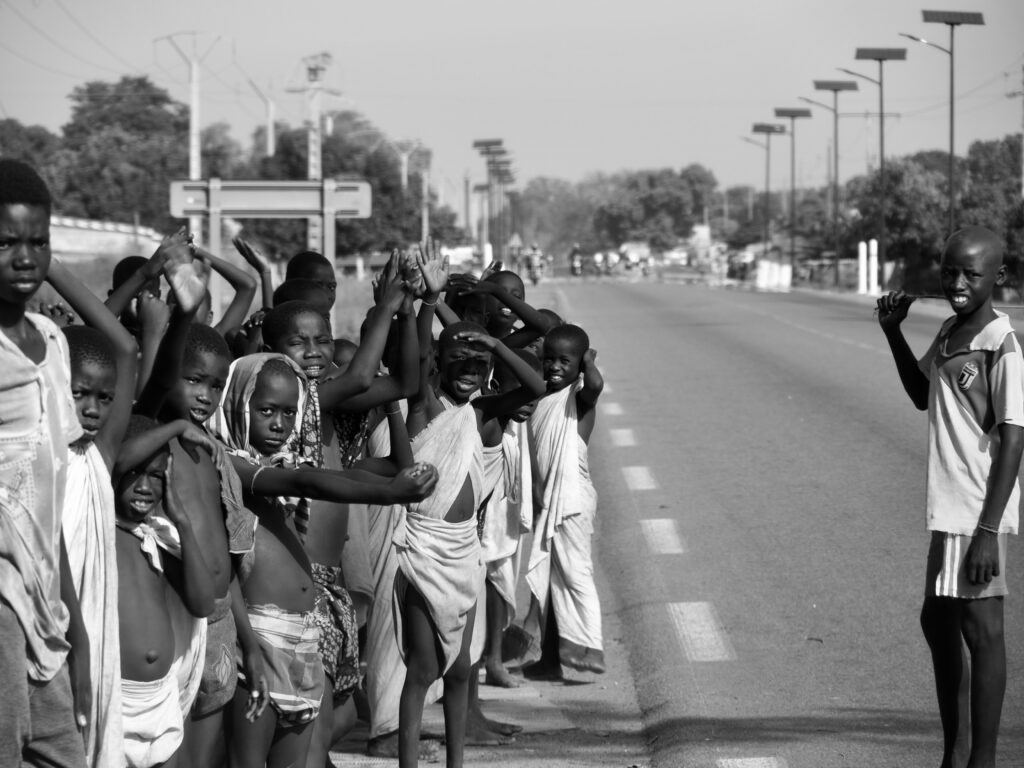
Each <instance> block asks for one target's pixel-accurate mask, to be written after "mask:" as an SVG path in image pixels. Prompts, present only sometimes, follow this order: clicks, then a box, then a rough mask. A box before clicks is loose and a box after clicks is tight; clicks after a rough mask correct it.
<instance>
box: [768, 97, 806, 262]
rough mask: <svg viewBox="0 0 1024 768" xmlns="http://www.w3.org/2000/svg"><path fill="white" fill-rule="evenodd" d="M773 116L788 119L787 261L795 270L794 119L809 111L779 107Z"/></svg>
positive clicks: (804, 115)
mask: <svg viewBox="0 0 1024 768" xmlns="http://www.w3.org/2000/svg"><path fill="white" fill-rule="evenodd" d="M775 116H776V117H788V118H789V261H790V264H791V265H792V266H793V268H794V269H796V119H797V118H798V117H810V116H811V110H809V109H799V108H797V109H790V108H787V107H781V108H777V109H776V110H775Z"/></svg>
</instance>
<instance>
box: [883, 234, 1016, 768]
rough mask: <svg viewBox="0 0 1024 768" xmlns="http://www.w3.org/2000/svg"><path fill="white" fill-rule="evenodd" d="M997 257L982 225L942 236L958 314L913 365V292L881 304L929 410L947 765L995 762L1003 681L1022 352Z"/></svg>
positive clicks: (932, 633) (938, 681) (931, 573)
mask: <svg viewBox="0 0 1024 768" xmlns="http://www.w3.org/2000/svg"><path fill="white" fill-rule="evenodd" d="M1003 253H1004V243H1003V242H1002V240H1001V238H999V237H997V236H996V235H995V234H994V233H993V232H991V231H989V230H987V229H985V228H983V227H967V228H965V229H961V230H960V231H958V232H956V233H954V234H953V235H952V237H950V238H949V240H948V241H947V242H946V248H945V250H944V251H943V254H942V263H941V265H940V268H939V276H940V280H941V283H942V292H943V294H944V295H945V296H946V298H947V300H948V301H949V304H950V307H951V308H952V310H953V313H954V314H953V316H952V317H950V318H949V319H947V320H946V321H945V322H944V323H943V324H942V327H941V328H940V329H939V333H938V335H937V336H936V337H935V340H934V341H933V342H932V345H931V347H930V348H929V349H928V351H927V352H926V353H925V355H924V357H923V358H922V359H921V360H920V361H918V360H917V359H916V358H915V356H914V354H913V352H912V350H911V349H910V346H909V345H908V344H907V341H906V339H905V338H904V336H903V332H902V330H901V329H900V325H901V324H902V322H903V321H904V320H905V319H906V317H907V312H908V309H909V307H910V304H911V303H912V302H913V299H912V298H910V297H908V296H906V295H905V294H904V293H903V292H902V291H895V292H892V293H889V294H888V295H886V296H883V297H882V298H880V299H879V300H878V322H879V324H880V325H881V326H882V330H883V332H884V333H885V336H886V340H887V341H888V342H889V347H890V349H891V351H892V354H893V358H894V360H895V362H896V370H897V371H898V372H899V376H900V381H901V382H902V384H903V388H904V389H905V390H906V392H907V395H909V397H910V399H911V400H912V401H913V403H914V405H915V406H916V407H917V408H918V409H919V410H922V411H923V410H927V411H928V494H927V505H926V511H927V525H928V530H929V531H930V532H931V546H930V547H929V550H928V562H927V568H926V573H927V584H926V589H925V597H924V605H923V607H922V608H921V628H922V629H923V631H924V636H925V639H926V640H927V641H928V647H929V648H930V649H931V654H932V665H933V668H934V672H935V688H936V692H937V694H938V700H939V716H940V718H941V719H942V732H943V740H944V744H943V751H942V763H941V765H942V766H943V768H951V767H952V766H953V765H955V764H957V765H958V764H962V763H961V761H962V760H963V759H964V757H966V758H967V759H966V765H967V768H991V767H992V766H994V765H995V760H996V739H997V737H998V735H999V721H1000V717H1001V715H1002V708H1003V694H1004V691H1005V688H1006V648H1005V641H1004V638H1003V597H1004V596H1005V595H1006V594H1007V593H1008V590H1007V577H1006V539H1007V536H1008V535H1009V534H1016V533H1017V525H1018V517H1019V507H1020V481H1019V479H1018V472H1019V470H1020V463H1021V456H1022V454H1024V356H1022V354H1021V348H1020V344H1019V343H1018V341H1017V337H1016V335H1015V334H1014V330H1013V327H1012V326H1011V325H1010V321H1009V319H1008V318H1007V317H1006V315H1005V314H1003V313H1001V312H997V311H995V310H994V309H993V307H992V294H993V292H994V291H995V289H996V287H997V286H1001V285H1003V283H1004V282H1005V281H1006V266H1005V265H1004V264H1003ZM964 643H966V646H967V650H968V651H969V653H970V663H969V664H968V662H967V660H966V659H965V658H963V651H962V648H963V645H964ZM968 678H969V682H970V686H969V689H970V702H969V704H970V708H969V717H968V708H967V706H965V705H966V703H967V702H962V701H958V698H959V692H960V691H965V690H967V686H966V685H965V683H966V682H967V679H968ZM968 721H969V723H970V735H969V737H968V727H967V726H968ZM968 752H969V754H968Z"/></svg>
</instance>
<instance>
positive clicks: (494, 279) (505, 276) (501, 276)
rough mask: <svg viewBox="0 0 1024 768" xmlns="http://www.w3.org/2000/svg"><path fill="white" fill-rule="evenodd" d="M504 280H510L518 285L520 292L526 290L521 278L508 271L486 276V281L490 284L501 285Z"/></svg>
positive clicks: (502, 270)
mask: <svg viewBox="0 0 1024 768" xmlns="http://www.w3.org/2000/svg"><path fill="white" fill-rule="evenodd" d="M504 280H511V281H512V282H514V283H517V284H518V285H519V289H520V290H522V291H525V290H526V284H525V283H524V282H523V278H521V277H520V276H519V275H517V274H516V273H515V272H513V271H512V270H510V269H499V270H498V271H497V272H492V273H491V274H489V275H488V276H487V281H488V282H491V283H501V282H502V281H504Z"/></svg>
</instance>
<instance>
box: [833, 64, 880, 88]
mask: <svg viewBox="0 0 1024 768" xmlns="http://www.w3.org/2000/svg"><path fill="white" fill-rule="evenodd" d="M836 69H837V70H839V71H840V72H842V73H844V74H847V75H853V76H854V77H859V78H860V79H861V80H867V81H868V82H869V83H874V84H875V85H878V81H877V80H875V78H873V77H868V76H867V75H862V74H861V73H860V72H854V71H853V70H852V69H846V68H845V67H836Z"/></svg>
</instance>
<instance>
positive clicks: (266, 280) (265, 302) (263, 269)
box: [231, 237, 274, 310]
mask: <svg viewBox="0 0 1024 768" xmlns="http://www.w3.org/2000/svg"><path fill="white" fill-rule="evenodd" d="M231 244H232V245H233V246H235V250H236V251H238V253H239V254H241V256H242V258H243V259H245V262H246V263H247V264H248V265H249V266H250V267H252V268H253V269H255V270H256V273H257V274H258V275H259V276H260V301H261V302H262V303H261V306H262V308H263V309H264V310H268V309H270V308H271V307H272V306H274V280H273V275H272V274H271V272H270V265H269V264H267V260H266V259H265V258H263V254H262V253H260V252H259V251H258V250H257V249H256V248H254V247H253V246H252V244H251V243H249V242H246V241H245V240H243V239H242V238H240V237H236V238H235V239H234V240H232V241H231Z"/></svg>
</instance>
